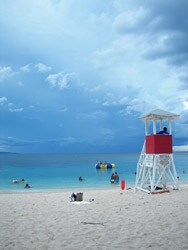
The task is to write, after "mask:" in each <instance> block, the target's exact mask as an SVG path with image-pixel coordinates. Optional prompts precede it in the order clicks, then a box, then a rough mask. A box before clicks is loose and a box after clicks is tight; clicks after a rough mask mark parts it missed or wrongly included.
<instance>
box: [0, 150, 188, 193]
mask: <svg viewBox="0 0 188 250" xmlns="http://www.w3.org/2000/svg"><path fill="white" fill-rule="evenodd" d="M139 156H140V153H119V154H118V153H115V154H6V153H1V154H0V191H11V192H12V191H13V192H14V191H24V192H28V191H30V190H32V191H39V190H40V191H41V190H48V189H71V190H72V191H75V192H77V191H81V190H82V189H85V188H91V189H95V188H107V189H108V188H120V186H121V184H120V183H119V184H111V183H110V177H111V174H112V173H113V172H115V171H117V172H118V174H119V176H120V182H121V180H122V179H124V180H125V185H126V187H133V186H134V184H135V171H136V167H137V162H138V160H139ZM98 160H99V161H103V162H105V161H107V162H111V163H115V169H113V170H112V169H107V170H100V169H95V163H96V162H97V161H98ZM174 161H175V165H176V170H177V174H178V176H179V179H180V183H188V153H187V152H175V153H174ZM183 171H185V173H183ZM79 176H82V178H84V179H85V180H84V181H82V182H80V181H79V180H78V178H79ZM21 179H25V180H27V183H29V185H30V186H31V187H32V189H29V190H25V189H24V186H25V183H12V180H21Z"/></svg>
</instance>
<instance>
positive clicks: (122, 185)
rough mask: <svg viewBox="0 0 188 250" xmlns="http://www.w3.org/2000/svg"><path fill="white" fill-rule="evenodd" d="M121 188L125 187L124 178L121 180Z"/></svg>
mask: <svg viewBox="0 0 188 250" xmlns="http://www.w3.org/2000/svg"><path fill="white" fill-rule="evenodd" d="M121 189H122V190H124V189H125V180H121Z"/></svg>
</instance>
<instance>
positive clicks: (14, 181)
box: [12, 180, 27, 183]
mask: <svg viewBox="0 0 188 250" xmlns="http://www.w3.org/2000/svg"><path fill="white" fill-rule="evenodd" d="M24 182H27V181H25V180H24V181H17V180H13V181H12V183H24Z"/></svg>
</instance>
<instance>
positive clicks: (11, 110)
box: [9, 108, 23, 112]
mask: <svg viewBox="0 0 188 250" xmlns="http://www.w3.org/2000/svg"><path fill="white" fill-rule="evenodd" d="M9 111H10V112H22V111H23V108H19V109H9Z"/></svg>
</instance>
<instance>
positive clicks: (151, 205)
mask: <svg viewBox="0 0 188 250" xmlns="http://www.w3.org/2000/svg"><path fill="white" fill-rule="evenodd" d="M27 191H28V192H27ZM27 191H26V192H24V193H12V194H5V193H1V194H0V210H1V211H0V225H1V226H0V249H1V250H2V249H6V250H7V249H19V250H23V249H37V250H38V249H39V250H40V249H53V250H59V249H63V250H64V249H67V250H75V249H80V250H82V249H90V250H92V249H95V250H98V249H103V250H105V249H116V250H119V249H136V250H141V249H143V250H145V249H152V250H153V249H156V250H161V249H162V250H163V249H168V250H169V249H170V250H181V249H188V185H183V186H181V190H180V191H171V192H170V193H164V194H155V195H148V194H147V193H143V192H140V191H139V192H136V193H135V192H134V190H124V191H121V190H120V189H118V190H92V191H91V190H88V191H87V190H86V191H84V200H85V201H89V199H92V198H93V199H94V201H93V202H91V203H89V202H84V203H80V204H72V203H71V202H70V201H69V196H70V194H71V191H70V192H67V191H66V192H56V193H55V192H54V193H53V192H48V193H47V192H46V193H33V192H31V190H27ZM73 191H82V190H73Z"/></svg>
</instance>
